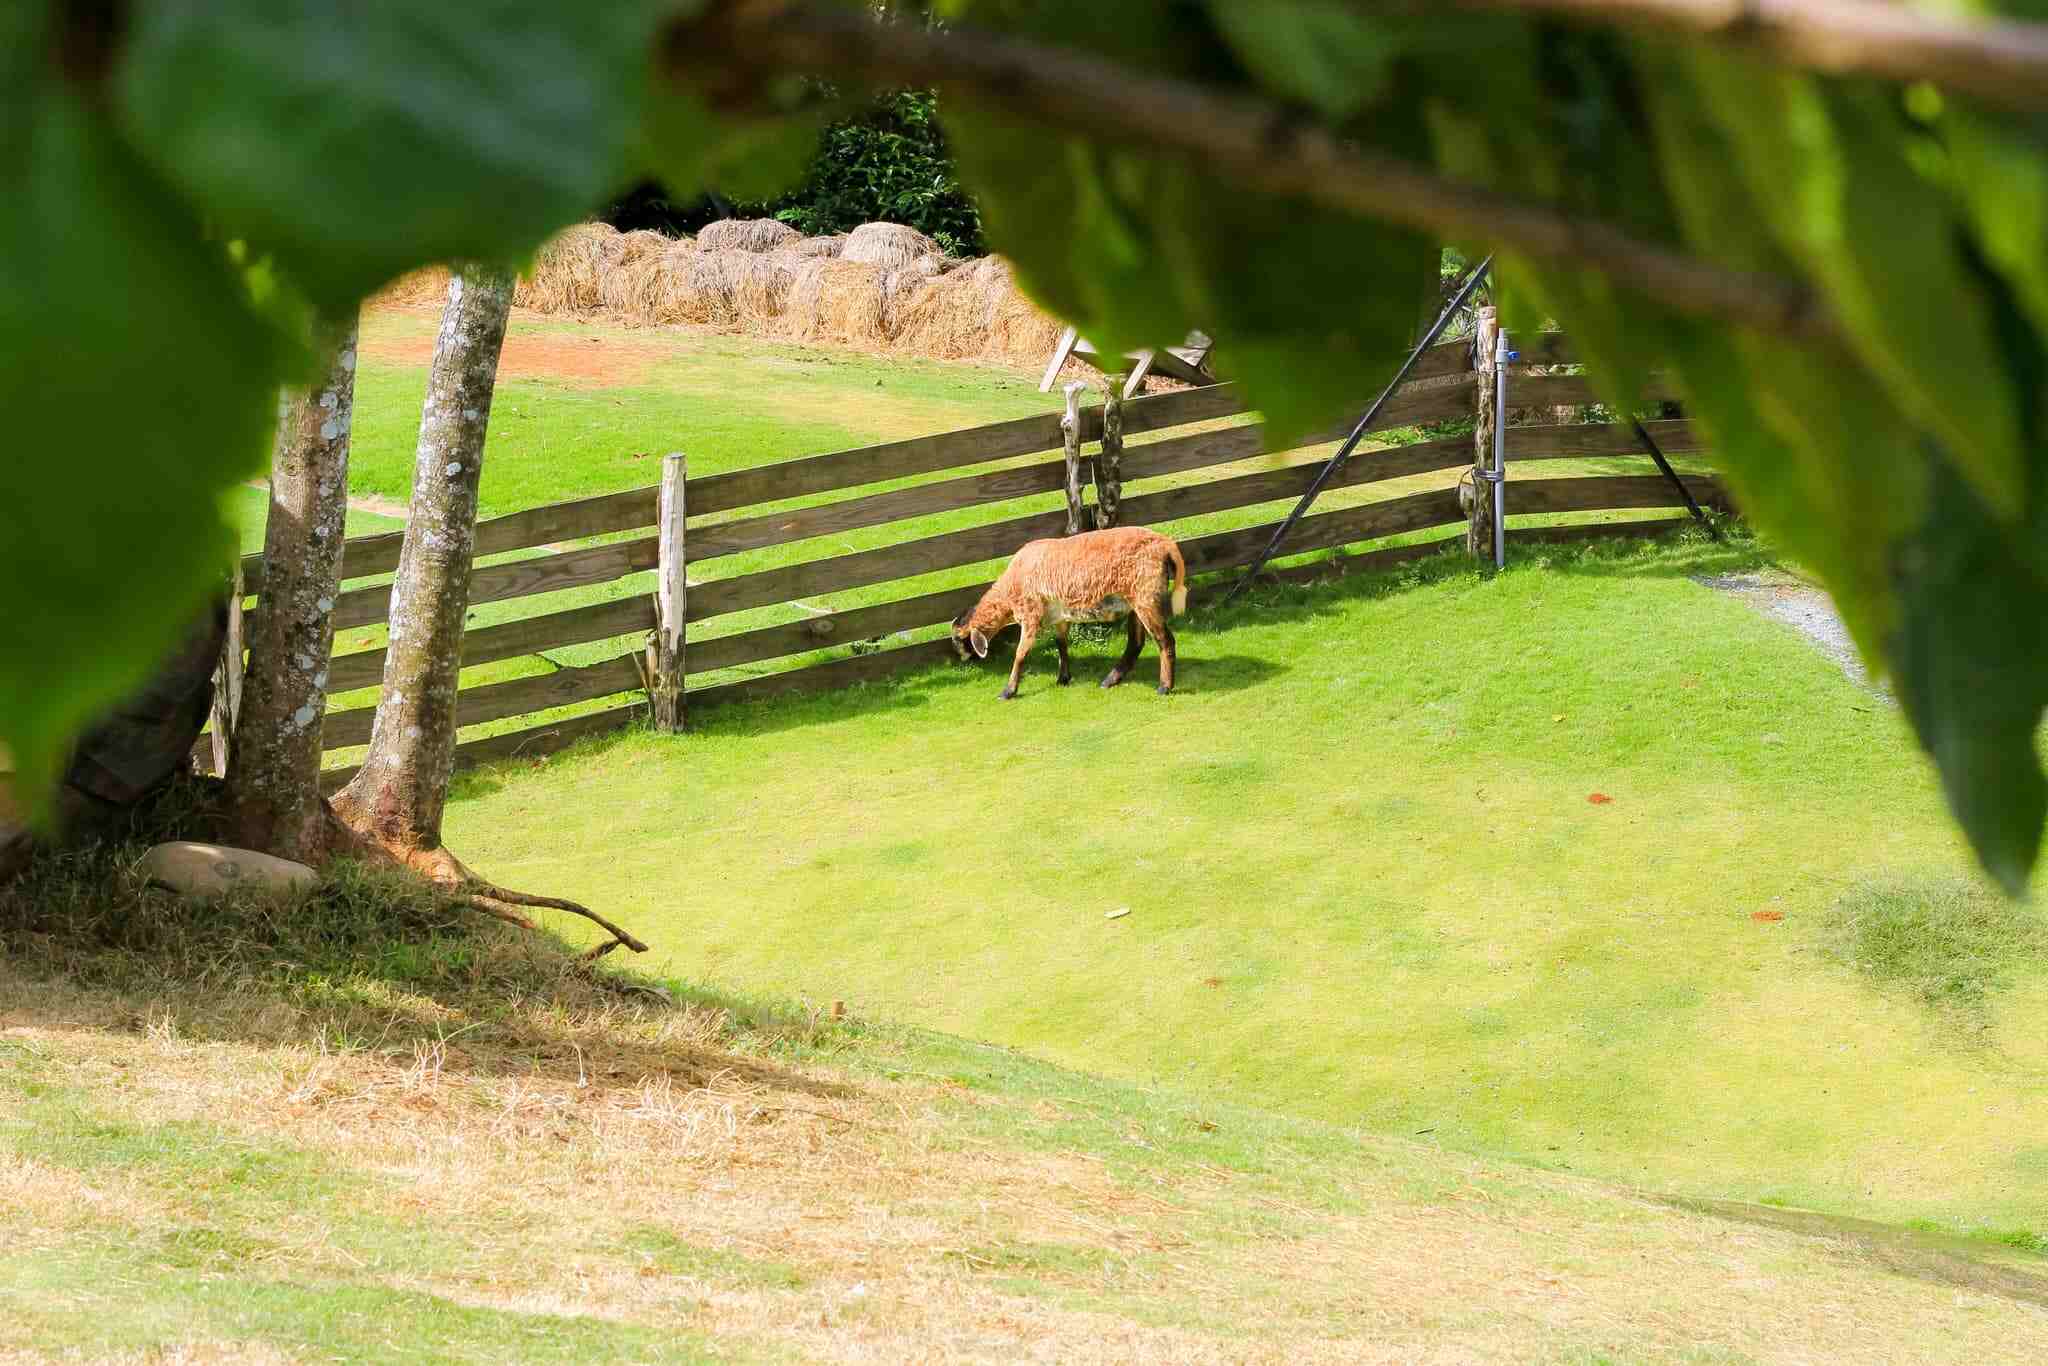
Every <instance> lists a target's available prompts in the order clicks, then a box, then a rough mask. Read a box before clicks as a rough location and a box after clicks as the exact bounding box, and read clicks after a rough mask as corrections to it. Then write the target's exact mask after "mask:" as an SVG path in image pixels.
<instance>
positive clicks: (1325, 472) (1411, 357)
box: [1217, 256, 1690, 607]
mask: <svg viewBox="0 0 2048 1366" xmlns="http://www.w3.org/2000/svg"><path fill="white" fill-rule="evenodd" d="M1492 265H1493V258H1492V257H1491V256H1489V257H1487V258H1486V259H1485V260H1484V261H1481V262H1480V263H1479V264H1478V265H1476V266H1474V267H1473V268H1472V273H1471V274H1470V275H1468V276H1466V277H1465V283H1463V284H1462V285H1459V286H1458V292H1457V293H1456V294H1455V295H1453V296H1452V297H1451V301H1450V302H1449V303H1448V304H1445V305H1444V311H1443V312H1441V313H1439V314H1437V319H1436V321H1435V322H1434V323H1432V324H1431V325H1430V328H1429V331H1428V332H1426V333H1424V334H1423V337H1422V340H1421V341H1419V342H1417V343H1416V344H1415V349H1414V350H1413V351H1410V352H1409V353H1408V359H1407V360H1405V361H1403V362H1402V364H1401V368H1400V369H1399V370H1397V371H1395V372H1394V378H1393V379H1392V380H1390V381H1389V382H1388V384H1387V387H1386V388H1384V389H1382V390H1380V396H1379V397H1378V398H1376V399H1374V400H1373V401H1372V407H1370V408H1367V409H1366V410H1365V416H1364V417H1362V418H1360V419H1358V425H1357V426H1356V427H1353V428H1352V429H1351V435H1349V436H1347V437H1345V438H1344V444H1343V445H1341V446H1339V447H1338V448H1337V453H1336V454H1335V455H1333V456H1331V457H1330V462H1329V463H1328V464H1326V465H1324V466H1323V468H1322V469H1321V470H1320V471H1319V472H1318V473H1317V475H1316V478H1315V482H1314V483H1312V484H1310V485H1309V486H1308V492H1306V493H1304V494H1302V495H1301V501H1300V502H1298V503H1296V504H1295V505H1294V511H1292V512H1290V513H1288V514H1287V518H1286V520H1285V521H1283V522H1281V523H1280V525H1279V526H1278V527H1276V528H1274V530H1273V539H1272V540H1270V541H1268V542H1266V548H1265V549H1264V550H1261V551H1260V552H1259V554H1258V558H1256V559H1254V560H1253V561H1252V562H1251V566H1250V567H1249V568H1247V569H1246V570H1245V571H1244V577H1243V578H1240V579H1239V580H1238V581H1237V582H1236V583H1234V584H1232V585H1231V586H1230V591H1229V592H1228V593H1225V594H1224V595H1223V601H1222V602H1220V603H1218V604H1217V606H1219V607H1228V606H1229V605H1230V604H1231V603H1233V602H1235V601H1237V597H1238V594H1240V593H1242V592H1244V590H1245V589H1246V588H1247V587H1249V586H1250V585H1251V581H1252V579H1253V578H1254V577H1256V576H1257V574H1258V572H1259V571H1260V570H1261V569H1264V568H1265V567H1266V562H1267V561H1268V560H1270V559H1272V558H1273V556H1274V554H1275V553H1276V552H1277V551H1278V550H1279V549H1280V543H1281V542H1282V541H1284V540H1286V539H1287V533H1288V532H1290V531H1292V530H1294V524H1295V523H1296V522H1299V521H1300V520H1301V518H1302V514H1303V513H1305V512H1307V511H1308V509H1309V504H1311V503H1313V502H1315V500H1316V498H1317V497H1318V496H1319V495H1320V494H1321V493H1322V491H1323V489H1324V487H1325V486H1326V485H1327V484H1328V483H1329V482H1330V480H1331V479H1332V478H1334V477H1335V476H1336V473H1337V471H1338V470H1340V469H1342V468H1343V467H1344V462H1345V461H1346V460H1349V459H1350V458H1351V452H1352V451H1354V450H1356V449H1357V448H1358V443H1359V442H1360V441H1362V440H1364V439H1365V434H1366V433H1367V432H1369V431H1371V430H1372V423H1373V419H1374V418H1376V417H1378V416H1379V415H1380V409H1382V408H1384V407H1386V405H1387V400H1388V399H1390V398H1392V397H1393V396H1394V391H1395V390H1396V389H1398V388H1400V387H1401V383H1402V381H1403V380H1405V379H1407V378H1408V372H1409V371H1411V370H1413V369H1414V368H1415V363H1416V362H1417V361H1419V360H1421V359H1422V353H1423V352H1424V351H1427V350H1428V349H1429V348H1430V347H1431V346H1432V345H1433V344H1434V343H1435V341H1436V339H1437V338H1438V337H1439V336H1441V335H1442V334H1443V330H1444V328H1445V327H1447V326H1449V324H1450V321H1451V319H1452V318H1453V317H1454V316H1456V314H1457V312H1458V310H1459V309H1460V308H1462V307H1464V305H1465V300H1466V299H1467V298H1469V297H1471V294H1472V291H1473V290H1474V289H1475V288H1477V287H1478V285H1479V282H1480V281H1481V280H1483V279H1485V278H1486V272H1487V270H1488V268H1490V267H1491V266H1492ZM1660 458H1661V457H1660ZM1688 496H1690V495H1688Z"/></svg>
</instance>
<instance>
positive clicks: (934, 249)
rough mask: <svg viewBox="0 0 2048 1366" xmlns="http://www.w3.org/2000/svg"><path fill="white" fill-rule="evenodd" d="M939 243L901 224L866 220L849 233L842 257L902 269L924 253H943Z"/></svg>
mask: <svg viewBox="0 0 2048 1366" xmlns="http://www.w3.org/2000/svg"><path fill="white" fill-rule="evenodd" d="M942 255H944V253H942V252H941V251H940V250H939V244H938V243H937V242H934V241H932V239H931V238H929V237H926V236H925V235H924V234H923V233H921V232H919V231H918V230H917V229H916V228H907V227H905V226H903V224H901V223H863V224H861V225H860V226H859V227H857V228H855V229H854V230H853V231H852V232H850V233H848V234H847V237H846V245H845V246H844V247H842V248H841V249H840V252H839V256H840V259H842V260H846V261H859V262H862V263H864V264H866V265H870V266H880V267H881V268H882V269H883V270H901V269H902V268H903V267H905V266H907V265H909V264H910V263H911V262H912V261H915V260H917V259H918V258H920V257H924V256H942Z"/></svg>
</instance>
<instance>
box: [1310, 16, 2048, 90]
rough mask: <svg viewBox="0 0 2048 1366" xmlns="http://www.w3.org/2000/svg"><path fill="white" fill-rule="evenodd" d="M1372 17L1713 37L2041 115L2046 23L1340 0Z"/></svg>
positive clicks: (1788, 59)
mask: <svg viewBox="0 0 2048 1366" xmlns="http://www.w3.org/2000/svg"><path fill="white" fill-rule="evenodd" d="M1349 3H1350V4H1352V5H1353V6H1354V7H1355V8H1357V9H1361V10H1366V11H1370V12H1372V13H1374V14H1394V13H1409V14H1415V13H1442V12H1443V11H1444V10H1445V9H1464V10H1485V11H1489V12H1492V13H1497V14H1522V15H1529V16H1533V17H1539V18H1546V19H1564V20H1570V21H1572V22H1575V23H1586V24H1595V25H1602V26H1611V27H1621V28H1639V29H1648V30H1655V31H1662V32H1666V33H1677V34H1684V35H1688V36H1693V37H1703V38H1714V39H1719V40H1723V41H1725V42H1727V43H1730V44H1733V45H1736V46H1740V47H1743V48H1746V49H1748V50H1750V51H1752V52H1755V53H1756V54H1757V55H1759V56H1763V57H1768V58H1770V59H1771V60H1773V61H1777V62H1783V63H1785V64H1787V65H1789V66H1798V67H1804V68H1806V69H1808V70H1812V71H1821V72H1826V73H1828V74H1829V75H1836V76H1875V77H1879V78H1882V79H1885V80H1893V81H1932V82H1933V83H1934V84H1935V85H1938V86H1941V87H1942V88H1943V89H1946V90H1949V91H1952V92H1954V93H1956V94H1959V95H1967V96H1969V97H1970V98H1972V99H1976V100H1980V101H1982V102H1983V103H1985V104H1991V105H1998V106H2000V107H2003V108H2007V109H2018V110H2023V111H2028V112H2032V111H2036V110H2043V109H2048V25H2043V24H2028V23H2020V22H2015V21H2009V20H2008V21H1984V20H1959V19H1950V18H1947V17H1944V16H1941V15H1938V14H1933V13H1930V12H1928V11H1927V10H1924V9H1913V8H1910V7H1908V6H1906V5H1902V4H1889V3H1882V2H1881V0H1349Z"/></svg>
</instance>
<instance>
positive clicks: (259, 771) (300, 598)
mask: <svg viewBox="0 0 2048 1366" xmlns="http://www.w3.org/2000/svg"><path fill="white" fill-rule="evenodd" d="M322 342H323V344H324V349H325V357H326V368H325V372H324V374H323V375H322V377H321V378H320V380H319V382H318V383H317V384H315V385H314V387H313V388H311V389H308V390H306V391H305V392H303V393H297V392H294V393H288V394H286V395H285V397H284V399H283V401H282V403H281V405H280V413H279V418H278V428H277V444H276V449H275V451H274V453H273V455H272V458H271V470H270V520H269V522H268V523H267V524H266V526H265V527H264V533H263V601H262V605H261V609H260V610H259V611H258V612H257V614H256V623H255V626H254V628H253V629H252V630H251V631H250V633H249V665H248V673H247V677H246V679H245V681H244V684H243V689H242V706H241V714H240V715H239V716H238V717H237V718H236V721H235V735H234V743H233V744H232V745H231V746H230V748H229V757H228V772H227V816H228V828H229V831H230V838H232V839H233V840H234V841H235V842H236V843H238V844H242V845H245V846H247V847H249V848H252V849H261V850H265V851H267V852H269V853H273V854H277V855H279V856H281V857H284V858H292V859H298V860H301V861H318V859H319V857H320V856H321V854H322V852H323V851H324V849H325V847H326V842H327V834H326V832H327V829H328V822H327V819H326V815H327V813H326V809H325V804H324V803H323V802H322V800H321V798H320V728H321V723H322V721H323V720H324V718H325V716H326V713H327V656H328V653H329V652H330V651H331V650H332V648H333V646H334V600H335V597H336V596H337V594H339V592H340V589H341V543H342V537H343V535H344V523H345V521H346V518H347V515H348V449H349V428H350V425H351V423H352V421H353V419H354V413H355V379H356V324H355V320H354V319H353V318H351V319H349V320H348V321H347V322H346V323H343V324H339V325H335V326H332V327H330V328H328V329H327V330H326V332H325V333H324V335H323V337H322Z"/></svg>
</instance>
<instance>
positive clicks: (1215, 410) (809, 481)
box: [690, 384, 1245, 514]
mask: <svg viewBox="0 0 2048 1366" xmlns="http://www.w3.org/2000/svg"><path fill="white" fill-rule="evenodd" d="M1243 411H1245V399H1244V393H1243V391H1242V390H1241V389H1239V388H1238V387H1237V386H1236V385H1233V384H1214V385H1209V386H1207V387H1206V388H1201V389H1184V390H1181V391H1180V392H1178V393H1171V394H1152V395H1149V396H1147V397H1145V398H1138V399H1133V400H1131V401H1130V402H1129V403H1127V404H1125V405H1124V431H1125V433H1126V434H1127V435H1130V434H1135V433H1138V432H1150V431H1159V430H1162V429H1164V428H1167V427H1179V426H1185V425H1187V424H1188V423H1191V422H1208V421H1212V420H1214V419H1217V418H1223V417H1232V416H1235V415H1236V414H1238V413H1241V412H1243ZM1081 424H1082V439H1083V440H1088V441H1093V440H1096V439H1098V438H1099V437H1100V436H1101V434H1102V409H1101V407H1100V405H1097V406H1094V407H1089V408H1084V409H1082V410H1081ZM1059 445H1060V414H1058V413H1043V414H1040V415H1038V416H1034V417H1020V418H1014V419H1012V420H1011V421H1008V422H996V423H991V424H989V425H988V426H984V427H970V428H968V429H966V430H964V431H957V432H941V433H939V434H937V435H935V436H920V437H913V438H911V439H910V440H908V441H891V442H888V443H886V444H884V445H880V446H867V447H864V448H862V449H859V450H851V451H837V452H834V453H833V454H830V455H814V456H809V457H807V458H805V459H802V460H782V461H777V462H775V463H773V464H767V465H756V466H753V467H752V468H749V469H743V470H729V471H727V472H726V473H724V474H714V475H710V476H708V477H706V478H703V479H693V480H691V481H690V511H691V512H692V513H695V514H704V513H713V512H729V511H731V510H732V509H734V508H743V507H751V506H753V505H754V504H756V503H773V502H779V501H781V500H782V499H784V498H800V497H804V496H806V495H808V494H813V493H830V492H832V491H834V490H836V489H844V488H855V487H857V486H859V485H861V484H874V483H879V482H881V481H882V480H885V479H901V478H905V477H907V476H909V475H913V474H932V473H935V472H937V471H939V470H947V469H954V468H956V467H958V466H961V465H980V464H985V463H987V462H989V461H991V460H1007V459H1010V458H1012V457H1015V456H1019V455H1032V454H1035V453H1036V452H1038V451H1049V450H1055V449H1057V448H1058V447H1059Z"/></svg>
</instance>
